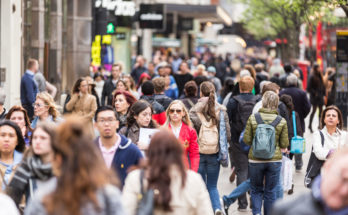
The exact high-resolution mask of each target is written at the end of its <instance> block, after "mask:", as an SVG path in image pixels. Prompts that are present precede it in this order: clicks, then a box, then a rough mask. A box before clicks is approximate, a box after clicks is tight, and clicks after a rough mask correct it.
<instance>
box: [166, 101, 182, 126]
mask: <svg viewBox="0 0 348 215" xmlns="http://www.w3.org/2000/svg"><path fill="white" fill-rule="evenodd" d="M184 116H185V113H184V110H183V108H182V106H181V105H180V104H172V105H171V106H170V107H169V118H170V121H171V122H173V123H179V122H181V121H182V119H183V117H184Z"/></svg>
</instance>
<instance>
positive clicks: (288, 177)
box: [282, 156, 293, 191]
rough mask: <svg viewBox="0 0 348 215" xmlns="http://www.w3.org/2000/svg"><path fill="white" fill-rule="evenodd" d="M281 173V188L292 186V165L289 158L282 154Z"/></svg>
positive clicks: (286, 188)
mask: <svg viewBox="0 0 348 215" xmlns="http://www.w3.org/2000/svg"><path fill="white" fill-rule="evenodd" d="M282 170H283V172H282V174H283V190H284V191H286V190H290V189H291V187H292V172H293V165H292V161H291V160H290V158H288V157H287V156H283V158H282Z"/></svg>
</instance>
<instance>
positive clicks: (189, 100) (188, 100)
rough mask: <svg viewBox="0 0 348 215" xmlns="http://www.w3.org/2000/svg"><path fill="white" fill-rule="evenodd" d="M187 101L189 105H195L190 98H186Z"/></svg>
mask: <svg viewBox="0 0 348 215" xmlns="http://www.w3.org/2000/svg"><path fill="white" fill-rule="evenodd" d="M187 102H188V103H189V104H190V105H191V107H193V106H195V104H193V102H192V101H191V99H187Z"/></svg>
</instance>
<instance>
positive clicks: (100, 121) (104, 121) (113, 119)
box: [97, 118, 116, 124]
mask: <svg viewBox="0 0 348 215" xmlns="http://www.w3.org/2000/svg"><path fill="white" fill-rule="evenodd" d="M97 122H98V123H100V124H105V123H109V124H111V123H114V122H116V119H115V118H107V119H99V120H98V121H97Z"/></svg>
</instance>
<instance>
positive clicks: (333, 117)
mask: <svg viewBox="0 0 348 215" xmlns="http://www.w3.org/2000/svg"><path fill="white" fill-rule="evenodd" d="M324 123H325V126H326V127H337V125H338V124H339V123H340V120H339V119H338V113H337V111H336V110H333V109H331V110H328V111H326V113H325V118H324Z"/></svg>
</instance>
